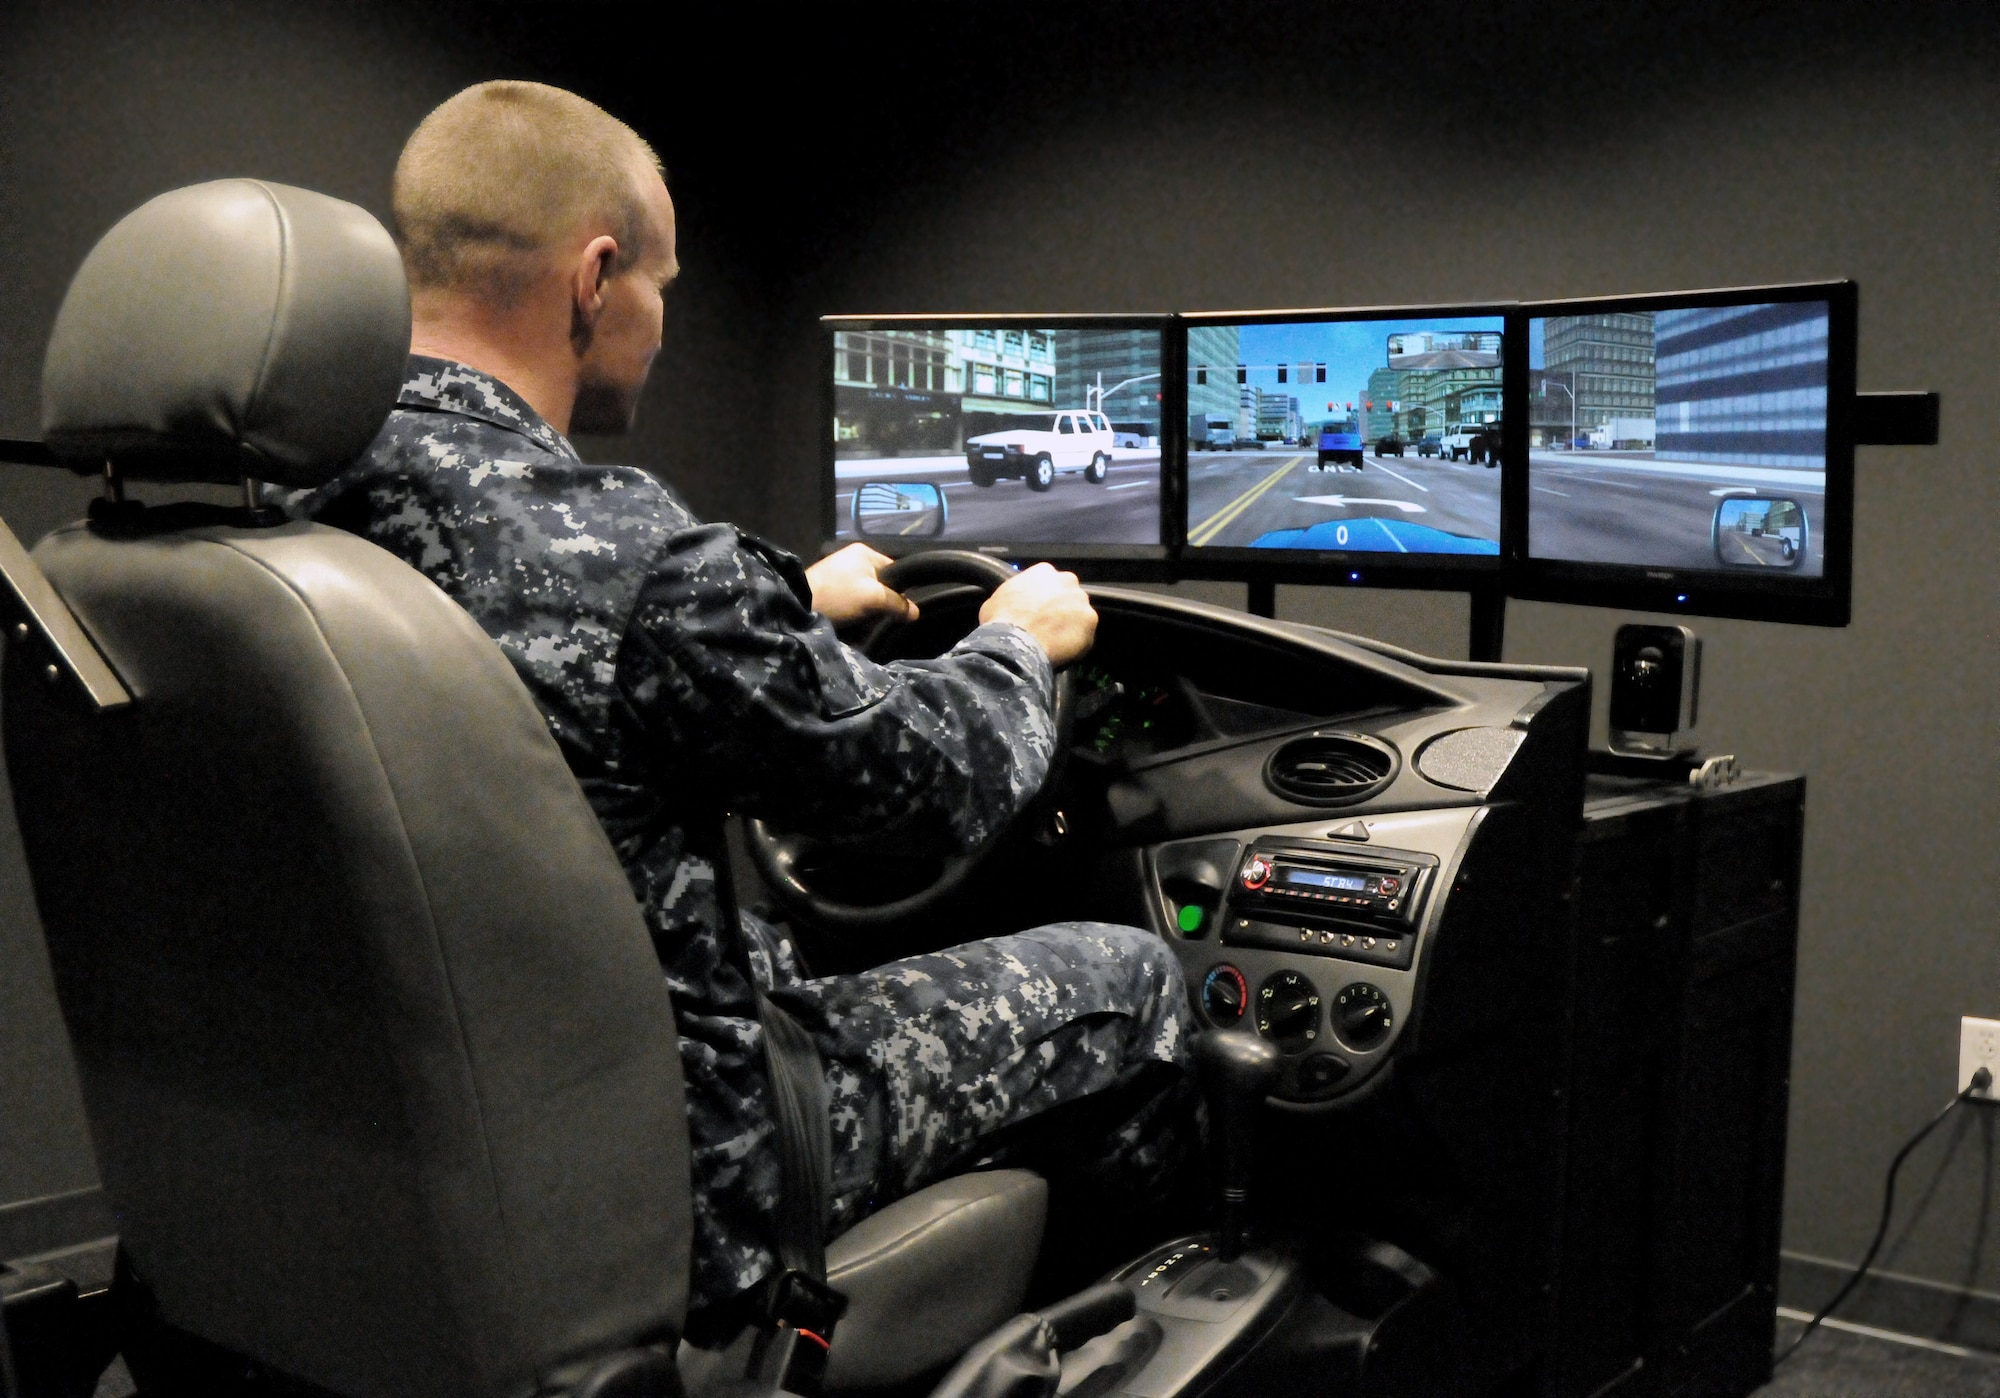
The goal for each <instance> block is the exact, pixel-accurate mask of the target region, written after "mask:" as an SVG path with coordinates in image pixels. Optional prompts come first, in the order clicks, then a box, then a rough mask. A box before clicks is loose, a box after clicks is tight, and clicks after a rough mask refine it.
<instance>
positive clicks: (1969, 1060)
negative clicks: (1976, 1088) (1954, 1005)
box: [1958, 1015, 2000, 1102]
mask: <svg viewBox="0 0 2000 1398" xmlns="http://www.w3.org/2000/svg"><path fill="white" fill-rule="evenodd" d="M1981 1068H1984V1069H1985V1070H1986V1072H1987V1074H1988V1076H1989V1077H1991V1078H1992V1079H1993V1081H1991V1082H1989V1083H1988V1084H1987V1085H1986V1090H1985V1091H1984V1092H1975V1093H1973V1094H1972V1098H1973V1100H1974V1101H1975V1102H1979V1101H1984V1102H2000V1019H1978V1018H1975V1017H1974V1016H1972V1015H1967V1016H1965V1018H1963V1019H1961V1020H1959V1022H1958V1090H1959V1091H1960V1092H1963V1091H1965V1089H1966V1088H1968V1087H1970V1086H1972V1075H1973V1074H1974V1073H1976V1072H1977V1071H1979V1069H1981Z"/></svg>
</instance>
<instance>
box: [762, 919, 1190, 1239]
mask: <svg viewBox="0 0 2000 1398" xmlns="http://www.w3.org/2000/svg"><path fill="white" fill-rule="evenodd" d="M774 998H776V999H778V1000H779V1001H780V1002H781V1003H783V1004H784V1006H785V1007H786V1008H787V1009H788V1010H791V1011H792V1012H793V1013H794V1014H795V1015H796V1016H797V1017H798V1018H799V1019H800V1021H801V1022H802V1023H804V1024H805V1025H806V1026H807V1028H808V1029H809V1030H811V1031H812V1032H813V1036H814V1038H815V1039H816V1041H817V1042H818V1044H819V1049H820V1053H821V1055H822V1057H823V1058H824V1060H825V1063H826V1077H827V1087H828V1090H829V1095H830V1098H831V1116H832V1125H833V1181H832V1191H831V1193H832V1217H831V1218H830V1219H829V1220H828V1230H827V1233H828V1236H829V1237H832V1236H837V1235H838V1234H840V1233H841V1232H844V1231H845V1230H846V1229H848V1228H850V1227H852V1226H853V1225H854V1224H855V1223H857V1222H859V1221H860V1220H861V1219H862V1218H864V1217H866V1216H867V1215H868V1213H869V1212H871V1211H872V1210H873V1209H874V1208H876V1207H878V1206H879V1205H881V1204H886V1203H888V1202H890V1201H891V1200H893V1199H896V1198H899V1197H901V1196H902V1195H905V1194H908V1193H910V1192H911V1191H913V1190H916V1189H920V1188H922V1187H923V1186H924V1185H926V1184H928V1183H931V1182H932V1181H934V1180H937V1179H941V1178H944V1177H946V1176H949V1175H952V1174H955V1173H958V1172H960V1171H963V1170H966V1169H969V1168H972V1167H974V1166H975V1165H986V1164H1009V1163H1020V1164H1029V1165H1035V1166H1038V1167H1040V1168H1043V1169H1045V1170H1051V1171H1052V1172H1053V1173H1055V1174H1056V1175H1057V1176H1058V1181H1057V1187H1058V1189H1059V1190H1060V1189H1064V1188H1068V1189H1071V1190H1077V1189H1082V1190H1084V1191H1087V1193H1088V1194H1089V1195H1090V1196H1091V1198H1092V1200H1093V1201H1094V1202H1095V1203H1101V1204H1102V1205H1103V1206H1104V1207H1106V1208H1108V1209H1110V1210H1112V1211H1113V1212H1115V1211H1117V1210H1118V1209H1119V1208H1120V1207H1121V1206H1122V1207H1123V1208H1124V1209H1126V1210H1128V1211H1136V1210H1137V1209H1138V1208H1140V1207H1141V1206H1142V1205H1144V1204H1145V1203H1148V1202H1150V1201H1153V1200H1157V1199H1159V1198H1161V1197H1162V1196H1163V1195H1167V1194H1171V1193H1174V1192H1177V1191H1176V1186H1177V1184H1178V1183H1179V1180H1178V1178H1177V1177H1178V1175H1179V1174H1180V1172H1181V1171H1182V1170H1183V1169H1184V1168H1185V1167H1186V1165H1187V1164H1188V1162H1189V1157H1190V1155H1191V1153H1192V1152H1193V1151H1194V1149H1195V1148H1196V1140H1195V1138H1196V1136H1197V1134H1198V1130H1199V1127H1198V1121H1197V1117H1196V1110H1195V1101H1196V1096H1195V1093H1194V1090H1193V1086H1192V1082H1191V1078H1190V1075H1189V1073H1188V1071H1187V1063H1188V1053H1187V1044H1188V1037H1189V1035H1190V1034H1191V1033H1192V1032H1193V1029H1194V1022H1193V1018H1192V1014H1191V1011H1190V1008H1189V1004H1188V995H1187V989H1186V986H1185V983H1184V982H1183V980H1182V977H1181V970H1180V964H1179V962H1178V961H1176V960H1175V958H1174V955H1173V953H1172V952H1171V951H1170V950H1169V949H1168V947H1167V945H1166V943H1165V942H1163V941H1162V940H1161V939H1160V938H1158V937H1155V936H1153V935H1151V934H1149V933H1146V932H1141V931H1139V930H1137V929H1134V928H1129V927H1115V926H1111V925H1109V924H1105V923H1089V922H1069V923H1057V924H1053V925H1051V926H1047V927H1040V928H1036V929H1034V930H1033V931H1029V932H1022V933H1018V934H1016V935H1014V936H1009V937H994V938H989V939H987V940H985V941H978V942H970V943H967V944H965V945H964V946H959V947H953V948H951V949H950V950H947V951H940V952H933V953H930V954H927V955H923V956H915V957H910V958H908V959H906V960H903V961H897V962H894V963H892V964H890V965H887V966H880V967H876V968H874V969H872V970H868V971H862V972H859V973H857V974H854V975H845V976H829V977H825V978H822V979H819V980H811V981H804V982H801V983H797V984H793V985H789V986H786V987H785V988H784V989H782V990H780V991H778V992H777V993H776V995H775V996H774ZM1047 1123H1059V1124H1060V1129H1059V1130H1055V1131H1052V1132H1043V1133H1041V1134H1040V1136H1039V1138H1038V1133H1037V1130H1036V1128H1037V1126H1038V1124H1047Z"/></svg>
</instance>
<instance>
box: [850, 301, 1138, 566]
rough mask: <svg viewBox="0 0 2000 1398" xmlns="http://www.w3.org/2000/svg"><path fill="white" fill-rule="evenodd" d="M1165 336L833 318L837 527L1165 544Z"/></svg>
mask: <svg viewBox="0 0 2000 1398" xmlns="http://www.w3.org/2000/svg"><path fill="white" fill-rule="evenodd" d="M1163 333H1164V332H1163V330H1161V329H1160V328H1137V329H1124V328H1089V329H1083V328H1043V329H1035V328H1031V327H1023V326H1017V325H1009V324H1004V323H998V324H985V325H982V324H978V323H976V322H975V323H970V324H966V325H964V326H962V327H960V326H947V327H943V328H926V329H910V328H904V327H901V326H896V327H893V328H888V329H881V328H876V327H874V326H872V325H871V326H865V327H864V326H855V327H852V328H842V329H836V330H835V331H834V343H833V389H834V420H833V457H834V494H835V499H834V519H833V528H834V533H835V536H836V537H838V538H853V537H855V528H854V519H855V511H856V501H855V496H856V491H857V489H859V490H860V492H861V501H860V510H861V515H862V518H863V521H864V527H863V530H862V532H863V534H865V535H866V536H867V537H869V538H890V537H898V536H901V537H906V538H912V539H914V538H924V539H938V540H942V541H946V542H950V543H962V544H982V543H992V544H1023V545H1039V544H1136V545H1154V546H1157V545H1158V544H1159V543H1160V542H1161V527H1160V472H1161V460H1160V437H1161V418H1160V414H1161V402H1162V399H1163V397H1164V394H1163V392H1162V385H1161V382H1160V364H1161V351H1162V335H1163Z"/></svg>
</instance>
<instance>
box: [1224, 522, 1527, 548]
mask: <svg viewBox="0 0 2000 1398" xmlns="http://www.w3.org/2000/svg"><path fill="white" fill-rule="evenodd" d="M1250 547H1251V548H1253V549H1326V550H1329V551H1339V550H1344V551H1347V552H1350V553H1487V554H1497V553H1499V552H1500V544H1499V541H1498V540H1495V539H1479V538H1475V537H1473V536H1472V535H1470V534H1452V533H1448V532H1446V531H1445V530H1442V529H1433V528H1431V527H1430V526H1429V525H1427V524H1411V523H1410V522H1409V521H1408V520H1401V519H1377V518H1374V517H1373V516H1370V517H1369V518H1366V519H1329V520H1326V521H1323V522H1322V523H1319V524H1315V525H1313V526H1312V527H1311V528H1309V529H1273V530H1272V531H1271V532H1270V533H1268V534H1259V535H1258V536H1257V537H1256V538H1255V539H1252V540H1251V541H1250Z"/></svg>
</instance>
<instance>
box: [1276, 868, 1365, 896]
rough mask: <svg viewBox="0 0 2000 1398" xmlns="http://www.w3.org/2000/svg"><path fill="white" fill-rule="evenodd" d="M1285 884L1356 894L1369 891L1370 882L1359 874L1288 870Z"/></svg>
mask: <svg viewBox="0 0 2000 1398" xmlns="http://www.w3.org/2000/svg"><path fill="white" fill-rule="evenodd" d="M1285 882H1286V883H1295V884H1305V885H1306V886H1307V887H1309V888H1339V889H1348V890H1351V891H1353V892H1355V893H1365V892H1367V891H1368V880H1367V879H1365V878H1363V877H1362V876H1361V875H1359V874H1323V873H1321V872H1320V871H1319V870H1317V869H1287V870H1285Z"/></svg>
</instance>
